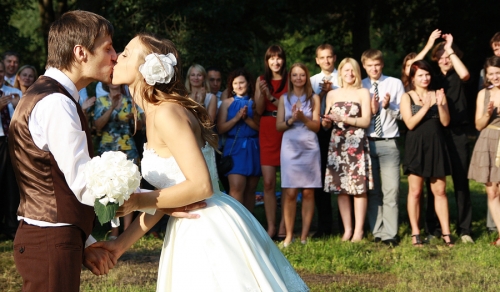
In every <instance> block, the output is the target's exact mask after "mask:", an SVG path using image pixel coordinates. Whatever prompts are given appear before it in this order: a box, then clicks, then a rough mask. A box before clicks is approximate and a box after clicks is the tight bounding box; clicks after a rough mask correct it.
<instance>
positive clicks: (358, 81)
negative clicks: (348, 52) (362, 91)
mask: <svg viewBox="0 0 500 292" xmlns="http://www.w3.org/2000/svg"><path fill="white" fill-rule="evenodd" d="M347 63H349V64H351V66H352V69H353V70H354V77H355V78H356V80H355V81H354V84H353V87H355V88H361V69H360V68H359V64H358V62H357V61H356V60H354V59H353V58H344V60H342V61H341V62H340V64H339V67H338V72H339V74H338V81H339V87H344V80H343V79H342V68H343V67H344V65H345V64H347Z"/></svg>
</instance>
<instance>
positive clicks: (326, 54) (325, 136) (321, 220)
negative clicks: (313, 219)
mask: <svg viewBox="0 0 500 292" xmlns="http://www.w3.org/2000/svg"><path fill="white" fill-rule="evenodd" d="M336 58H337V56H336V55H335V50H334V49H333V46H332V45H329V44H322V45H320V46H318V47H317V48H316V64H318V65H319V67H320V68H321V72H320V73H318V74H316V75H314V76H312V77H311V85H312V88H313V91H314V93H316V94H318V95H319V97H320V100H321V107H320V116H321V117H322V116H324V115H325V114H326V113H327V110H326V94H327V93H328V92H329V91H330V90H333V89H336V88H337V87H338V78H337V69H335V60H336ZM331 133H332V130H331V128H330V129H323V127H321V128H320V129H319V131H318V133H317V135H318V143H319V149H320V154H321V181H324V180H325V171H326V162H327V159H328V145H329V143H330V137H331ZM314 201H315V203H316V209H317V210H318V229H317V230H316V233H314V235H313V237H314V238H320V237H327V236H331V235H332V228H333V216H332V207H331V206H332V199H331V194H330V193H326V192H325V191H324V190H323V188H318V189H315V190H314Z"/></svg>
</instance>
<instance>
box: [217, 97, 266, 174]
mask: <svg viewBox="0 0 500 292" xmlns="http://www.w3.org/2000/svg"><path fill="white" fill-rule="evenodd" d="M244 106H247V108H248V109H247V115H248V116H249V117H251V118H252V117H253V116H254V111H253V109H252V106H253V100H250V98H249V97H248V96H243V97H241V96H234V101H233V102H232V103H231V105H229V107H228V109H227V121H229V120H230V119H232V118H234V116H236V114H237V113H238V111H239V110H240V109H241V108H243V107H244ZM274 128H276V126H275V127H274ZM226 134H227V136H226V144H225V145H224V151H223V156H228V155H229V153H231V156H232V157H233V163H234V166H233V169H231V170H230V171H229V172H228V173H227V174H226V175H229V174H241V175H244V176H261V175H262V170H261V168H260V160H259V133H258V131H256V130H254V129H252V128H251V127H250V126H249V125H247V123H245V121H243V119H241V120H239V121H238V122H237V123H236V125H234V127H232V128H231V130H229V131H228V132H227V133H226Z"/></svg>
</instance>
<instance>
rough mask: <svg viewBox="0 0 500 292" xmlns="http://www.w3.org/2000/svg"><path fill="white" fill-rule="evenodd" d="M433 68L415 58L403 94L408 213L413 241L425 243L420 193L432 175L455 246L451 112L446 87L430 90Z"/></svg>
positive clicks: (438, 206)
mask: <svg viewBox="0 0 500 292" xmlns="http://www.w3.org/2000/svg"><path fill="white" fill-rule="evenodd" d="M431 72H432V70H431V67H430V65H429V64H428V63H427V62H425V61H415V62H414V63H413V64H412V65H411V68H410V86H411V90H410V91H409V92H408V93H405V94H404V95H403V96H402V97H401V105H400V109H401V115H402V116H403V120H404V122H405V124H406V126H407V127H408V133H407V135H406V144H405V156H404V160H403V171H404V174H406V175H408V203H407V204H408V216H409V217H410V224H411V229H412V243H413V245H415V246H418V247H420V246H422V243H423V242H422V240H421V239H420V228H419V226H418V222H419V215H420V196H421V193H422V185H423V182H424V179H426V178H430V181H431V190H432V192H433V193H434V197H435V201H434V202H435V210H436V214H437V216H438V218H439V222H440V223H441V228H442V231H443V240H444V242H445V243H446V244H447V245H448V246H452V245H453V243H452V241H451V236H450V221H449V211H448V198H447V197H446V176H447V175H449V174H450V172H451V169H450V161H449V158H448V152H447V150H446V142H445V140H444V135H443V127H446V126H447V125H448V124H449V123H450V115H449V112H448V105H447V103H446V96H445V95H444V91H443V89H439V90H436V91H434V90H431V89H430V88H429V86H430V83H431V80H432V74H431Z"/></svg>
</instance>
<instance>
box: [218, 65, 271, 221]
mask: <svg viewBox="0 0 500 292" xmlns="http://www.w3.org/2000/svg"><path fill="white" fill-rule="evenodd" d="M251 82H252V78H251V77H250V74H249V73H248V72H247V71H246V70H245V69H237V70H235V71H233V72H231V73H230V74H229V78H228V82H227V85H228V92H230V93H231V95H232V97H230V98H228V99H226V100H224V101H223V102H222V105H221V107H220V109H219V116H218V118H217V129H218V131H219V134H224V133H227V139H226V144H225V146H224V151H223V154H222V156H223V157H224V156H228V155H230V156H231V157H232V158H233V162H234V166H233V168H232V169H231V170H230V171H229V172H228V173H227V174H226V175H227V176H228V179H229V190H230V191H229V195H231V196H232V197H233V198H235V199H236V200H238V201H239V202H240V203H242V204H243V205H244V206H245V207H246V208H247V209H248V210H249V211H250V212H252V211H253V207H254V206H255V189H256V188H257V184H258V182H259V179H260V176H261V175H262V172H261V168H260V158H259V156H260V153H259V132H258V130H259V124H258V121H256V119H255V115H254V113H255V111H254V109H255V104H254V100H253V94H254V92H255V87H254V85H253V84H252V83H251Z"/></svg>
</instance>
